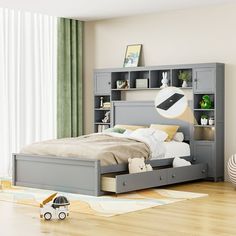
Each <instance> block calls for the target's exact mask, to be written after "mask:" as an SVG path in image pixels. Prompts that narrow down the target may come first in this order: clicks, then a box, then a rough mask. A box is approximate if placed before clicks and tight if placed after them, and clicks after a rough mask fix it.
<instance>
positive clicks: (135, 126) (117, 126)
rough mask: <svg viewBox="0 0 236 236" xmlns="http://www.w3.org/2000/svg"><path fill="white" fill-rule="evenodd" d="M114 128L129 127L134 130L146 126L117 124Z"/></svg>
mask: <svg viewBox="0 0 236 236" xmlns="http://www.w3.org/2000/svg"><path fill="white" fill-rule="evenodd" d="M114 128H122V129H129V130H132V131H134V130H136V129H140V128H146V127H145V126H142V125H115V127H114Z"/></svg>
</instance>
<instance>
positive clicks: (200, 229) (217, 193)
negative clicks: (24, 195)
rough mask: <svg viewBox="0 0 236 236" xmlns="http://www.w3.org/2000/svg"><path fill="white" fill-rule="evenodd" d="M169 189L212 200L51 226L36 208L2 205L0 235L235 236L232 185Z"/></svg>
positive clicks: (76, 216) (74, 219)
mask: <svg viewBox="0 0 236 236" xmlns="http://www.w3.org/2000/svg"><path fill="white" fill-rule="evenodd" d="M169 188H170V189H175V190H182V191H192V192H199V193H208V194H209V197H205V198H199V199H194V200H188V201H182V202H179V203H174V204H170V205H165V206H159V207H155V208H151V209H147V210H143V211H138V212H133V213H129V214H125V215H120V216H115V217H110V218H104V217H97V216H92V215H85V214H79V213H73V212H72V213H71V215H70V218H68V219H67V220H65V221H51V222H45V221H40V220H39V214H38V209H37V208H34V207H31V206H23V205H17V204H13V203H7V202H0V226H1V227H0V235H1V236H12V235H13V236H21V235H24V236H38V235H59V236H60V235H63V236H71V235H81V236H82V235H94V236H97V235H103V236H107V235H112V236H113V235H119V236H126V235H135V236H138V235H143V236H144V235H145V236H146V235H157V236H159V235H174V236H178V235H181V236H185V235H188V236H189V235H214V236H215V235H232V236H233V235H236V190H235V189H234V188H233V187H232V185H231V184H229V183H223V182H221V183H212V182H197V183H191V184H185V185H183V184H182V185H175V186H171V187H169Z"/></svg>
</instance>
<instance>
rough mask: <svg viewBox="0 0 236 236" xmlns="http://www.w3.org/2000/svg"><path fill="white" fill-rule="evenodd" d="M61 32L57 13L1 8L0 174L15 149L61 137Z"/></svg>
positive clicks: (7, 172) (6, 168)
mask: <svg viewBox="0 0 236 236" xmlns="http://www.w3.org/2000/svg"><path fill="white" fill-rule="evenodd" d="M56 32H57V19H56V18H55V17H51V16H45V15H41V14H33V13H28V12H21V11H17V10H9V9H1V8H0V177H2V176H5V177H7V176H11V155H12V153H13V152H18V151H19V150H20V148H21V147H23V146H24V145H27V144H30V143H32V142H35V141H40V140H44V139H50V138H54V137H56V51H57V45H56V41H57V39H56Z"/></svg>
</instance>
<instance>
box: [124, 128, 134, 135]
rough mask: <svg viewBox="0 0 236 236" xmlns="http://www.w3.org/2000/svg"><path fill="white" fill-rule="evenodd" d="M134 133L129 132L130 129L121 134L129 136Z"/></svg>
mask: <svg viewBox="0 0 236 236" xmlns="http://www.w3.org/2000/svg"><path fill="white" fill-rule="evenodd" d="M133 132H134V131H132V130H130V129H126V130H125V132H124V133H123V134H124V135H127V136H129V135H131V134H132V133H133Z"/></svg>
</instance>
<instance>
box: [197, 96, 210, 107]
mask: <svg viewBox="0 0 236 236" xmlns="http://www.w3.org/2000/svg"><path fill="white" fill-rule="evenodd" d="M200 106H201V108H202V109H211V107H212V101H211V99H210V97H209V96H208V95H204V96H203V97H202V100H201V101H200Z"/></svg>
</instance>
